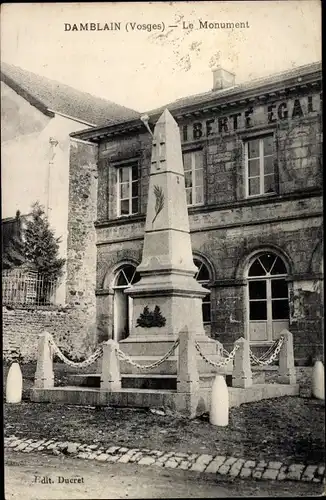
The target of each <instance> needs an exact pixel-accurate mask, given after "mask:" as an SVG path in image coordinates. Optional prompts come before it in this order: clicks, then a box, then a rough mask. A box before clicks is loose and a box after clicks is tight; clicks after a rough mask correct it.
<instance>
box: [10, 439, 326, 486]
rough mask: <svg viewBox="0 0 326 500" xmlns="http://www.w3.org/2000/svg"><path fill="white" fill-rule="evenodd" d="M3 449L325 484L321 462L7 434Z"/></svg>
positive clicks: (226, 474)
mask: <svg viewBox="0 0 326 500" xmlns="http://www.w3.org/2000/svg"><path fill="white" fill-rule="evenodd" d="M4 447H5V449H8V450H9V449H10V450H11V451H21V452H24V453H30V452H36V451H45V452H47V453H52V454H54V455H61V454H62V452H63V451H66V452H67V451H68V453H69V456H71V457H76V458H79V459H83V460H94V459H95V460H97V461H99V462H107V463H112V462H119V463H139V464H140V465H153V466H157V467H164V468H171V469H181V470H191V471H193V472H197V473H198V472H199V473H207V474H219V475H222V476H231V477H233V478H234V477H240V478H251V477H252V478H254V479H264V480H277V481H284V480H287V481H304V482H314V483H323V484H325V465H324V464H302V463H300V464H291V465H285V464H283V463H282V462H278V461H269V462H266V461H265V460H261V461H258V462H255V461H254V460H245V459H243V458H235V457H230V456H222V455H216V456H213V455H207V454H205V453H204V454H201V455H200V454H197V453H180V452H177V451H176V452H175V453H174V452H173V451H169V452H166V453H164V452H163V451H159V450H149V449H147V448H144V449H137V448H126V447H120V446H111V447H109V448H108V449H107V450H105V449H104V448H101V447H99V445H94V444H91V445H87V444H82V443H76V442H69V441H57V442H55V441H54V440H52V439H50V440H46V439H27V438H26V437H25V438H18V437H17V436H10V437H5V438H4Z"/></svg>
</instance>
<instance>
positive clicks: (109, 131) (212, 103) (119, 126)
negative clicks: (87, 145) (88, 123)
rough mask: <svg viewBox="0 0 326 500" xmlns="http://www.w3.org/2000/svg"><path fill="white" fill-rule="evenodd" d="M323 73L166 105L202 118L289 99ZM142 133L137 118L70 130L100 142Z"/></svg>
mask: <svg viewBox="0 0 326 500" xmlns="http://www.w3.org/2000/svg"><path fill="white" fill-rule="evenodd" d="M321 88H322V75H321V72H320V71H317V72H314V73H312V74H309V75H303V76H302V77H295V78H291V79H287V80H286V81H282V82H278V83H275V82H274V83H267V84H264V85H260V86H259V87H258V86H257V87H255V88H252V89H243V90H242V89H241V87H239V88H238V89H237V88H235V91H234V93H230V94H228V95H224V96H223V95H220V96H219V95H218V94H213V93H212V94H210V95H208V96H207V99H204V100H203V101H200V102H198V103H194V104H191V103H190V104H186V105H184V106H177V105H173V104H172V105H171V106H170V107H169V105H167V107H168V108H169V110H170V112H171V114H172V115H173V117H174V118H175V120H176V121H177V122H181V123H182V122H183V121H185V120H189V119H191V118H198V119H199V118H202V117H204V118H205V116H208V115H209V114H211V113H224V112H226V111H230V110H233V109H234V110H235V111H236V110H237V109H239V108H241V107H246V106H248V105H249V106H250V105H254V104H255V105H257V104H264V103H267V102H270V101H271V100H276V99H284V98H290V97H291V96H292V95H293V94H295V93H297V92H302V93H306V92H308V91H309V90H316V91H318V90H321ZM161 111H162V110H160V111H159V112H155V113H153V114H151V113H149V115H150V119H149V124H150V125H155V123H156V121H157V120H158V118H159V116H160V114H161ZM137 131H138V132H139V131H142V132H145V131H146V128H145V126H144V124H143V123H142V122H141V121H140V118H137V119H133V120H129V121H124V122H120V123H116V124H113V125H108V126H106V127H96V128H93V129H91V130H89V129H88V130H84V131H83V130H81V131H79V132H73V133H71V134H70V135H71V137H80V138H81V139H84V140H89V141H91V142H101V141H102V140H104V139H108V138H111V137H116V136H119V135H125V134H128V133H135V132H137Z"/></svg>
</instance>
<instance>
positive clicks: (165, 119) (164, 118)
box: [156, 108, 176, 123]
mask: <svg viewBox="0 0 326 500" xmlns="http://www.w3.org/2000/svg"><path fill="white" fill-rule="evenodd" d="M156 123H176V121H175V119H174V118H173V116H172V115H171V113H170V111H169V110H168V108H165V110H164V111H163V113H162V114H161V116H160V117H159V119H158V120H157V122H156Z"/></svg>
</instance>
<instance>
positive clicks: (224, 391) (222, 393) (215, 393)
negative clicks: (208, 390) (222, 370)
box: [209, 375, 229, 427]
mask: <svg viewBox="0 0 326 500" xmlns="http://www.w3.org/2000/svg"><path fill="white" fill-rule="evenodd" d="M209 421H210V423H211V424H212V425H218V426H220V427H225V426H227V425H228V424H229V391H228V388H227V385H226V382H225V378H224V377H223V375H216V377H215V380H214V382H213V386H212V394H211V411H210V413H209Z"/></svg>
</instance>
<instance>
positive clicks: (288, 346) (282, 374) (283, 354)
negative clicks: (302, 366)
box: [278, 330, 296, 384]
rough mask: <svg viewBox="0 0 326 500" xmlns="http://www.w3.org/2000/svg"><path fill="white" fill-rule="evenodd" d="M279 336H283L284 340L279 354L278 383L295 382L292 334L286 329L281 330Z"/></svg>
mask: <svg viewBox="0 0 326 500" xmlns="http://www.w3.org/2000/svg"><path fill="white" fill-rule="evenodd" d="M281 336H283V337H284V340H283V344H282V347H281V350H280V355H279V356H280V357H279V365H278V382H279V383H280V384H295V383H296V373H295V367H294V355H293V335H292V333H291V332H289V331H288V330H283V331H282V332H281Z"/></svg>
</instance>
